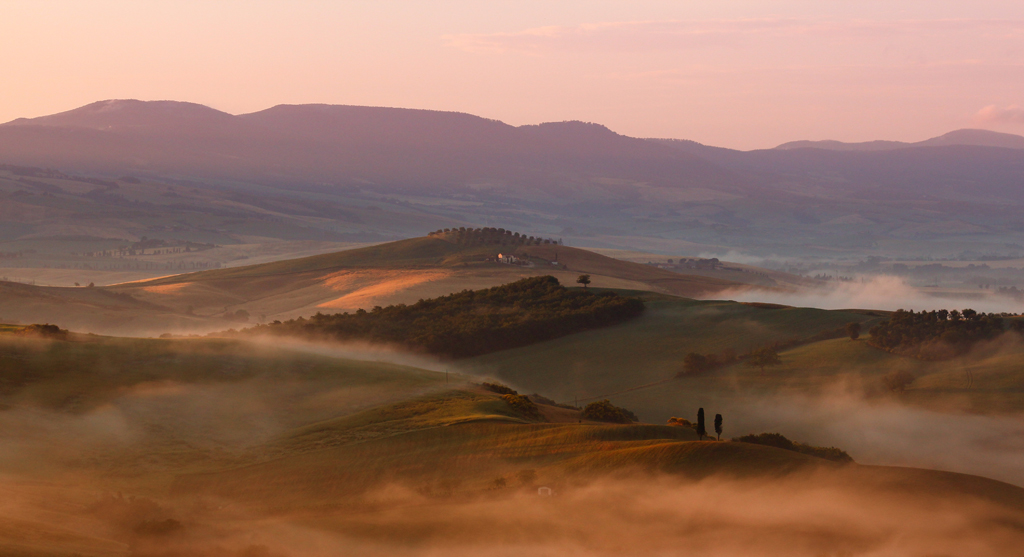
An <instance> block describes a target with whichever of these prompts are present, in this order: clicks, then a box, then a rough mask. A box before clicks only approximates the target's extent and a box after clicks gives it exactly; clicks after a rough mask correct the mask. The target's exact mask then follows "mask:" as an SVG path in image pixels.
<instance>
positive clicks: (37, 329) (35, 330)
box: [16, 323, 68, 339]
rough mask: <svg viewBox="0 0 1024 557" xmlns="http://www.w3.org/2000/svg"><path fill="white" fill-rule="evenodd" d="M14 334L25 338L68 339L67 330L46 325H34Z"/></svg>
mask: <svg viewBox="0 0 1024 557" xmlns="http://www.w3.org/2000/svg"><path fill="white" fill-rule="evenodd" d="M16 334H18V335H20V336H26V337H37V338H52V339H66V338H67V337H68V330H67V329H61V328H60V327H58V326H56V325H50V324H48V323H47V324H45V325H43V324H35V325H28V326H25V327H22V328H21V329H19V330H18V331H17V333H16Z"/></svg>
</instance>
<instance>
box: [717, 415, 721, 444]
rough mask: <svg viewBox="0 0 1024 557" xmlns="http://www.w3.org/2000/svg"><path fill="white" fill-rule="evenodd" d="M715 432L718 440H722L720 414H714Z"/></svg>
mask: <svg viewBox="0 0 1024 557" xmlns="http://www.w3.org/2000/svg"><path fill="white" fill-rule="evenodd" d="M715 434H716V435H718V440H719V441H721V440H722V415H721V414H715Z"/></svg>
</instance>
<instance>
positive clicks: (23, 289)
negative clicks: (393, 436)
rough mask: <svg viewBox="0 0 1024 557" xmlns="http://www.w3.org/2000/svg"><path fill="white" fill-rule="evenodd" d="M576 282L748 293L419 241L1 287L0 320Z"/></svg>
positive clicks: (158, 318) (518, 250) (211, 326)
mask: <svg viewBox="0 0 1024 557" xmlns="http://www.w3.org/2000/svg"><path fill="white" fill-rule="evenodd" d="M510 250H511V251H512V252H513V253H514V254H516V255H517V256H519V257H520V258H522V260H523V261H524V262H525V263H526V264H525V265H509V264H503V263H498V262H496V261H494V258H495V257H496V256H497V255H498V253H500V252H502V251H506V252H508V251H510ZM555 262H557V264H553V263H555ZM580 274H590V275H591V276H592V280H593V285H594V286H595V287H602V288H625V289H632V290H651V291H656V292H665V293H671V294H675V295H681V296H707V295H711V294H713V293H715V292H721V291H725V290H728V289H733V288H743V287H746V286H745V285H743V284H741V283H738V282H734V281H731V280H726V279H720V278H716V277H714V276H699V275H686V274H681V273H677V272H673V271H669V270H665V269H659V268H657V267H654V266H651V265H643V264H638V263H632V262H628V261H621V260H617V259H613V258H610V257H606V256H602V255H598V254H596V253H592V252H589V251H586V250H582V249H578V248H572V247H567V246H555V245H553V244H548V245H529V246H526V245H520V246H501V245H484V246H472V245H460V244H457V243H453V242H452V241H447V240H445V239H441V238H437V237H422V238H412V239H408V240H400V241H397V242H390V243H386V244H379V245H375V246H371V247H366V248H359V249H354V250H347V251H342V252H337V253H329V254H324V255H316V256H311V257H305V258H300V259H294V260H287V261H277V262H272V263H264V264H259V265H250V266H245V267H234V268H228V269H216V270H210V271H201V272H196V273H188V274H183V275H174V276H170V277H166V278H158V279H152V280H146V281H139V282H131V283H125V284H120V285H113V286H109V287H95V288H56V287H51V288H42V287H33V286H28V285H19V284H12V283H0V285H3V286H2V287H3V288H5V289H6V291H7V292H8V293H9V295H7V296H4V297H2V298H0V316H3V317H6V318H7V319H16V320H18V321H21V322H53V323H58V324H60V325H61V326H63V327H71V328H72V329H75V330H86V331H96V332H110V333H116V334H141V335H145V334H162V333H164V332H187V331H190V330H191V331H198V332H209V331H215V330H223V329H225V328H227V327H230V326H237V324H238V323H245V322H248V321H247V320H246V319H241V320H233V318H234V316H235V315H236V314H237V312H238V311H244V312H247V313H248V315H249V316H250V318H251V320H252V321H259V322H267V321H269V320H274V319H288V318H293V317H299V316H309V315H312V314H314V313H317V312H325V313H331V312H339V313H340V312H343V311H354V310H356V309H359V308H364V309H368V308H371V307H373V306H375V305H390V304H395V303H411V302H415V301H417V300H419V299H421V298H432V297H436V296H439V295H444V294H449V293H451V292H457V291H461V290H464V289H479V288H485V287H490V286H497V285H500V284H505V283H508V282H513V281H515V280H518V279H520V278H524V277H530V276H541V275H552V276H555V277H557V278H558V279H559V280H560V281H561V282H562V283H563V284H566V285H575V281H576V278H577V277H578V276H579V275H580Z"/></svg>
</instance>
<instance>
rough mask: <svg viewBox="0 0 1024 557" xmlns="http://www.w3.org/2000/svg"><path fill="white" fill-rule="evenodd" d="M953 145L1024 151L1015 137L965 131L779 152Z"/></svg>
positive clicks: (807, 144)
mask: <svg viewBox="0 0 1024 557" xmlns="http://www.w3.org/2000/svg"><path fill="white" fill-rule="evenodd" d="M949 145H972V146H975V147H1000V148H1003V149H1024V137H1021V136H1019V135H1014V134H1011V133H999V132H993V131H988V130H974V129H964V130H956V131H952V132H949V133H947V134H943V135H940V136H938V137H933V138H931V139H926V140H924V141H918V142H915V143H907V142H904V141H864V142H860V143H844V142H842V141H829V140H826V141H790V142H789V143H783V144H782V145H779V146H778V147H776V149H827V150H829V151H892V150H893V149H907V148H910V147H944V146H949Z"/></svg>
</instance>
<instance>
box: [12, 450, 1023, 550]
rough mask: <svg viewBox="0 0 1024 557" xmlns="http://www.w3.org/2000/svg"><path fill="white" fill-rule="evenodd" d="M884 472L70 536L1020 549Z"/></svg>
mask: <svg viewBox="0 0 1024 557" xmlns="http://www.w3.org/2000/svg"><path fill="white" fill-rule="evenodd" d="M881 472H882V473H881V474H873V475H869V474H867V473H865V471H864V470H861V469H857V468H856V467H852V468H849V469H845V470H838V471H821V472H818V473H810V474H808V475H804V476H801V477H782V478H779V477H775V478H767V477H761V478H735V477H728V476H713V477H710V478H706V479H704V480H701V481H688V480H684V479H681V478H678V477H672V476H652V475H647V474H645V473H641V472H633V473H623V474H620V475H619V476H618V477H606V478H604V479H591V480H589V481H586V482H576V483H563V484H552V487H553V489H554V492H553V495H551V496H541V495H539V494H538V491H537V488H536V487H535V486H522V487H521V488H513V487H510V488H505V489H503V490H499V491H491V492H487V493H476V494H469V495H461V496H450V497H436V496H428V495H423V494H421V493H420V492H419V491H418V490H417V489H416V486H415V485H414V484H386V485H381V486H378V487H377V488H376V489H374V490H372V491H371V492H370V493H369V494H368V495H366V496H365V497H362V498H361V499H360V500H359V501H345V503H346V504H348V505H350V506H351V505H354V508H352V509H331V508H329V507H323V506H313V507H310V508H298V509H289V510H282V511H280V512H276V513H270V514H256V513H253V512H252V511H250V510H248V509H246V508H245V507H243V506H240V505H238V504H235V503H233V502H231V501H225V500H220V501H212V500H209V499H201V498H199V499H194V500H192V499H182V498H179V499H172V500H163V501H162V500H157V499H150V498H136V497H133V496H124V495H114V496H111V495H106V496H102V497H97V498H95V499H93V500H91V501H88V500H86V499H82V498H81V497H79V499H77V500H74V501H75V502H79V501H85V503H84V504H82V507H83V509H82V510H81V511H77V512H75V511H71V512H67V513H66V521H65V523H64V524H65V525H68V526H70V527H72V528H74V527H77V528H80V529H89V531H90V533H91V534H93V535H96V536H106V537H107V539H113V540H117V541H120V542H122V543H125V544H126V545H127V546H128V551H127V553H128V554H129V555H130V556H131V557H172V556H175V557H176V556H189V557H300V556H301V557H321V556H324V557H326V556H335V555H355V556H367V557H376V556H384V555H387V556H406V555H408V556H413V555H416V556H422V555H429V556H441V555H445V556H456V557H458V556H481V555H482V556H496V557H498V556H501V557H504V556H509V557H511V556H515V555H524V554H526V555H544V556H547V555H550V556H556V555H557V556H563V555H577V556H619V555H679V554H686V555H707V556H719V557H738V556H749V555H762V556H787V557H791V556H807V557H822V556H829V557H847V556H850V557H853V556H857V557H860V556H864V557H882V556H902V555H913V556H927V555H949V556H954V555H957V556H971V557H986V556H993V557H995V556H1004V555H1012V554H1015V553H1013V552H1014V551H1017V550H1019V548H1020V547H1021V544H1022V543H1024V515H1022V514H1021V512H1020V511H1019V510H1017V509H1015V508H1013V507H1012V506H1010V505H1007V504H1006V501H1005V500H1003V499H1005V498H1000V497H999V496H998V495H993V496H991V497H989V496H987V495H986V496H982V497H975V496H970V495H964V494H963V493H958V492H956V491H955V490H954V491H952V492H950V491H941V492H935V493H930V492H928V491H926V490H921V489H917V490H913V491H910V490H905V489H903V488H902V487H901V482H902V481H904V478H903V477H902V476H901V475H900V474H899V471H892V472H886V471H881ZM80 479H81V480H84V478H80ZM4 487H7V486H5V485H4V484H3V483H0V489H2V488H4ZM985 487H991V488H998V486H997V485H996V486H985ZM5 491H8V492H10V493H11V494H13V497H9V498H8V499H7V500H6V502H5V503H4V504H3V506H2V507H0V508H2V511H3V512H4V514H5V515H6V516H8V517H10V516H18V515H19V514H20V516H22V517H24V518H26V519H38V518H40V517H41V516H42V514H41V513H40V512H39V511H38V509H37V506H38V504H39V499H40V498H51V499H52V498H54V497H55V496H56V495H55V494H54V493H53V492H52V491H49V490H45V489H42V488H38V489H32V488H28V489H26V488H24V487H19V486H10V488H9V489H5ZM277 495H279V494H275V493H272V492H268V493H266V494H265V497H266V499H267V500H273V499H274V498H275V497H276V496H277ZM55 503H56V502H55V501H52V500H51V501H50V502H49V504H50V505H54V504H55ZM2 520H3V519H2V518H0V521H2ZM65 535H66V534H65Z"/></svg>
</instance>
